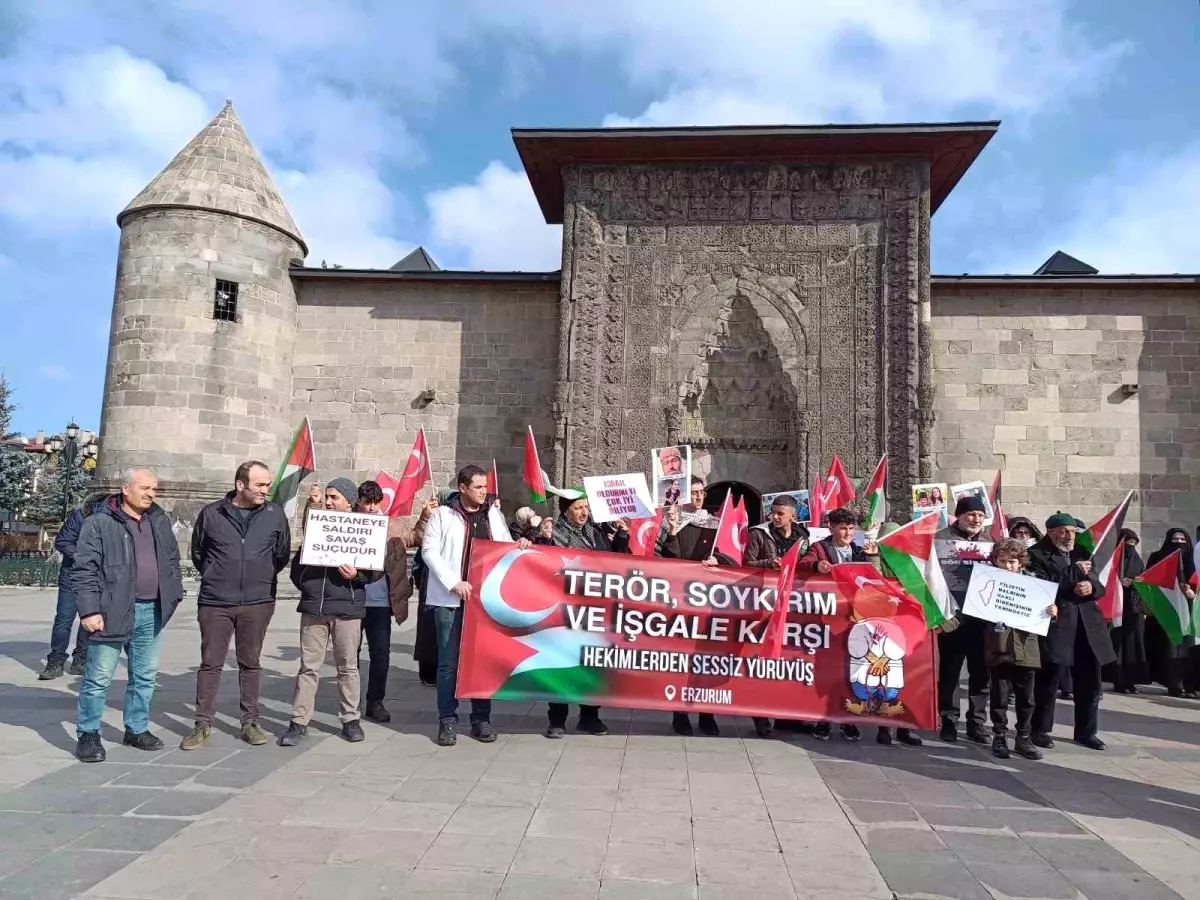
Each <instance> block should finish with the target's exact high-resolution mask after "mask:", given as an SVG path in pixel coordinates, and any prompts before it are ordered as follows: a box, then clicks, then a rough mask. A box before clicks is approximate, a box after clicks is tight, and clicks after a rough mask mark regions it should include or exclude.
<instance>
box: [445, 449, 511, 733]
mask: <svg viewBox="0 0 1200 900" xmlns="http://www.w3.org/2000/svg"><path fill="white" fill-rule="evenodd" d="M477 538H478V539H482V540H492V541H506V542H508V543H512V535H511V534H509V531H508V525H506V524H505V522H504V514H503V513H502V512H501V511H500V507H499V506H497V505H495V504H493V503H490V502H489V498H488V495H487V472H485V471H484V470H483V469H481V468H479V466H466V467H465V468H464V469H463V470H462V471H461V472H459V473H458V493H457V494H451V495H450V498H449V499H448V500H447V502H446V503H445V504H444V505H442V506H439V507H438V508H437V509H436V510H434V512H433V514H432V515H431V516H430V517H429V521H428V522H427V523H426V525H425V538H424V540H423V541H422V542H421V559H422V560H423V561H424V562H425V565H426V566H427V567H428V568H429V585H428V587H427V588H426V591H425V605H426V606H427V607H429V608H430V609H432V610H433V620H434V623H435V625H436V627H437V643H438V669H437V705H438V721H439V725H438V736H437V742H438V743H439V744H440V745H441V746H443V747H453V746H454V745H455V743H457V742H458V698H457V696H455V695H456V694H457V692H458V648H459V643H460V641H461V638H462V621H463V603H464V602H465V601H467V600H470V599H471V585H470V582H468V581H467V568H468V566H469V565H470V562H471V544H472V542H473V541H475V540H476V539H477ZM517 543H518V545H519V546H521V547H522V549H524V548H525V547H528V546H530V544H529V541H527V540H524V539H522V540H520V541H518V542H517ZM491 717H492V701H491V700H472V701H471V737H473V738H475V740H477V741H482V742H483V743H485V744H486V743H491V742H492V741H494V740H496V729H494V728H493V727H492V723H491V721H490V720H491Z"/></svg>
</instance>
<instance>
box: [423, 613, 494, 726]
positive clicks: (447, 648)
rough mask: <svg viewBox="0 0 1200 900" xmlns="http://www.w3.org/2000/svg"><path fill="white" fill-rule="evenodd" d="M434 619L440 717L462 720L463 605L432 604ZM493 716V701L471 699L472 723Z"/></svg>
mask: <svg viewBox="0 0 1200 900" xmlns="http://www.w3.org/2000/svg"><path fill="white" fill-rule="evenodd" d="M430 609H432V610H433V621H434V624H435V625H436V626H437V644H438V668H437V705H438V719H439V720H440V721H442V722H457V721H458V697H456V696H455V694H456V693H457V691H458V645H459V644H460V643H461V641H462V620H463V611H462V607H461V606H460V607H458V608H457V609H451V608H450V607H448V606H431V607H430ZM491 718H492V701H491V700H472V701H471V722H472V724H474V723H475V722H487V721H489V720H490V719H491Z"/></svg>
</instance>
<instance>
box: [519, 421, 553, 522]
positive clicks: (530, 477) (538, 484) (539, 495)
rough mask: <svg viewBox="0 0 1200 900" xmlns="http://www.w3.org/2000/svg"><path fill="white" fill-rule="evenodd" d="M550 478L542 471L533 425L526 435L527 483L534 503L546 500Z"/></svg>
mask: <svg viewBox="0 0 1200 900" xmlns="http://www.w3.org/2000/svg"><path fill="white" fill-rule="evenodd" d="M549 482H550V479H548V478H547V477H546V473H545V472H543V471H542V463H541V461H540V460H539V459H538V452H537V443H536V442H535V441H534V439H533V426H529V432H528V434H526V435H525V484H527V485H528V486H529V496H530V498H531V499H532V502H534V503H545V502H546V485H547V484H548V483H549Z"/></svg>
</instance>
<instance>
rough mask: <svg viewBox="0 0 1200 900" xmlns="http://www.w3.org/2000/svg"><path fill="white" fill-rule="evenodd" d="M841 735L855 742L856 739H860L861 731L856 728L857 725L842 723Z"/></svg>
mask: <svg viewBox="0 0 1200 900" xmlns="http://www.w3.org/2000/svg"><path fill="white" fill-rule="evenodd" d="M842 737H844V738H845V739H846V740H848V741H850V742H851V743H857V742H858V741H860V740H862V732H860V731H859V730H858V726H857V725H843V726H842Z"/></svg>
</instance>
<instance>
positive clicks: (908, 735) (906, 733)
mask: <svg viewBox="0 0 1200 900" xmlns="http://www.w3.org/2000/svg"><path fill="white" fill-rule="evenodd" d="M896 740H898V741H899V742H900V743H902V744H904V745H905V746H906V747H920V746H921V745H922V744H924V743H925V742H924V741H923V740H921V736H920V735H918V734H917V733H916V732H915V731H913V730H912V729H911V728H897V729H896Z"/></svg>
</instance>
